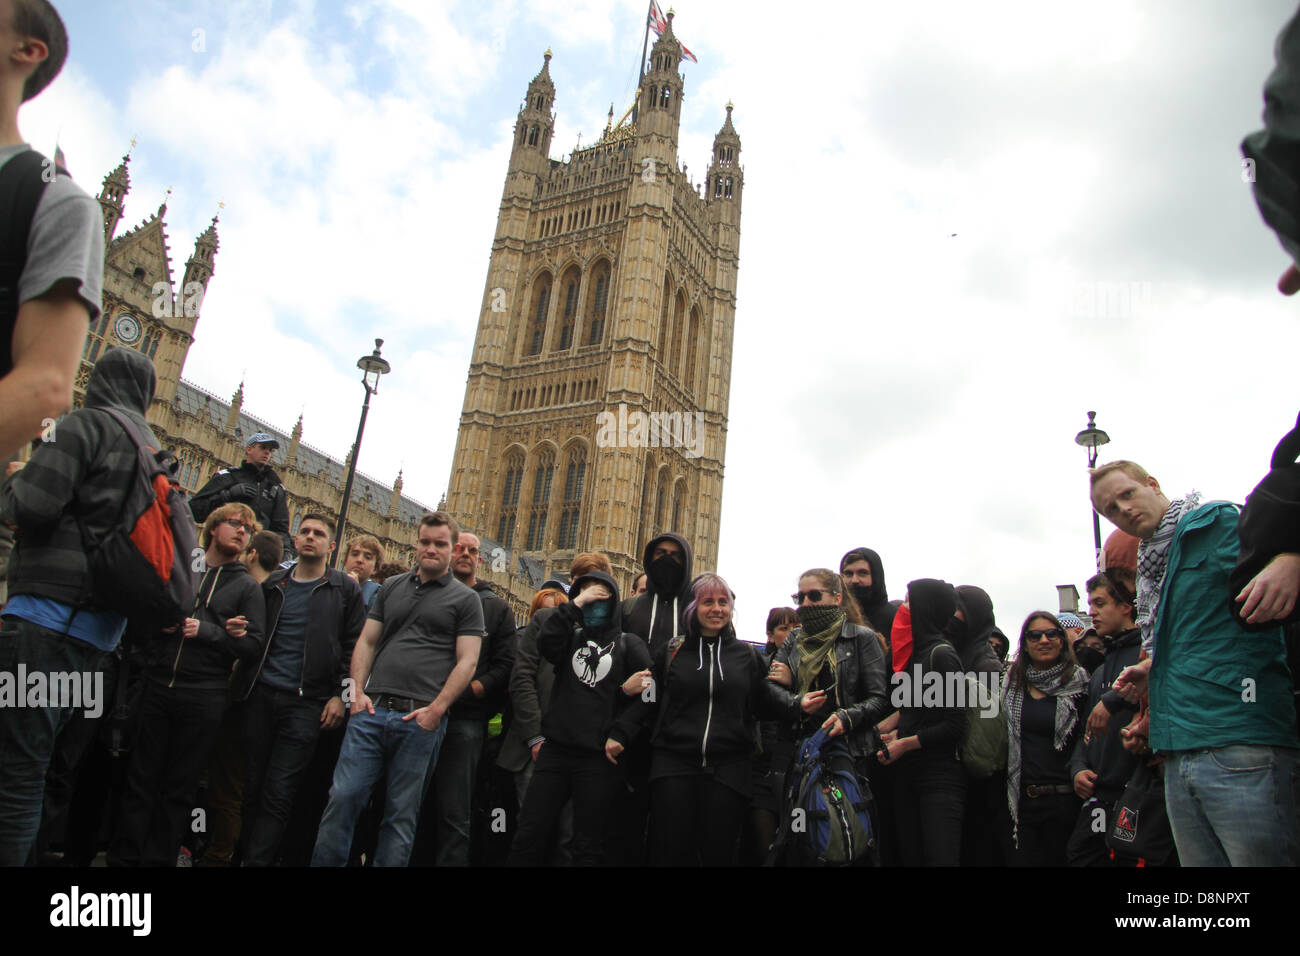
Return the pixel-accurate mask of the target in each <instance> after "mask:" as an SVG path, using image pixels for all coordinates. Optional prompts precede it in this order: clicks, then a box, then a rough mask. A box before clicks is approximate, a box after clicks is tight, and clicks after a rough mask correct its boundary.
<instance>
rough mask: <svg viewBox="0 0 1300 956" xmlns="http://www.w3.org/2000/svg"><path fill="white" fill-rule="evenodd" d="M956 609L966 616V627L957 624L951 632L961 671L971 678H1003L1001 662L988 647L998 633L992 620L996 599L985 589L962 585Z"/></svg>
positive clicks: (990, 646)
mask: <svg viewBox="0 0 1300 956" xmlns="http://www.w3.org/2000/svg"><path fill="white" fill-rule="evenodd" d="M957 606H958V607H959V608H961V609H962V612H963V613H964V614H965V615H966V621H965V623H964V624H960V623H958V624H955V625H954V626H953V629H952V632H951V633H952V638H953V641H952V644H953V647H955V648H956V649H957V653H958V654H959V655H960V656H961V666H962V668H963V669H964V670H965V671H966V672H967V673H968V674H992V675H995V676H996V675H1000V674H1001V673H1002V662H1001V661H999V660H998V654H997V651H995V650H993V645H992V644H990V643H989V635H991V634H992V633H993V632H994V631H997V630H998V626H997V622H996V621H995V620H994V618H993V599H992V598H990V597H989V596H988V592H987V591H985V590H984V589H983V588H977V587H975V586H974V585H973V584H963V585H962V586H961V587H959V588H957ZM954 620H955V619H954ZM999 633H1000V632H999Z"/></svg>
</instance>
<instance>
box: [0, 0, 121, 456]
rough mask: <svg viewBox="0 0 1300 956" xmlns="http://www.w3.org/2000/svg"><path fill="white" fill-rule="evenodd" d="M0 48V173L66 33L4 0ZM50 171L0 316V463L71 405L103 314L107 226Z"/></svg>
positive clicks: (16, 150) (50, 16) (76, 190)
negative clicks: (10, 309)
mask: <svg viewBox="0 0 1300 956" xmlns="http://www.w3.org/2000/svg"><path fill="white" fill-rule="evenodd" d="M0 50H3V51H4V54H5V55H4V57H3V58H0V177H3V176H4V175H5V169H4V167H5V166H7V165H8V164H9V162H10V160H12V159H14V158H15V157H16V156H18V155H19V154H21V153H24V152H27V151H28V149H29V147H28V146H27V145H26V144H25V143H24V142H23V138H22V135H21V134H20V133H19V132H18V107H19V104H20V103H22V102H25V101H27V100H29V99H31V98H32V97H33V96H35V95H36V94H37V93H39V92H40V91H41V90H42V89H44V88H45V87H46V86H48V85H49V83H50V81H51V80H53V79H54V77H55V75H56V74H57V73H58V72H59V70H60V69H62V67H63V61H64V60H65V59H66V57H67V51H68V38H67V33H66V31H65V30H64V27H63V22H62V20H60V19H59V15H58V13H57V12H56V11H55V10H54V7H53V6H51V5H50V4H49V3H48V2H46V0H21V2H20V0H0ZM53 171H54V167H53V164H51V163H49V161H48V160H47V161H45V163H44V167H43V169H42V175H41V179H42V184H43V185H44V192H43V193H42V195H41V198H40V201H39V203H38V205H37V207H36V212H35V216H34V217H33V220H32V226H31V230H30V231H29V232H28V235H27V248H26V253H27V258H26V264H25V266H24V267H23V271H22V274H21V276H20V277H19V280H18V296H17V302H16V305H17V314H16V316H13V317H8V316H6V317H0V318H2V319H3V321H2V322H0V325H2V326H3V327H2V328H0V335H4V336H6V337H8V339H9V343H8V344H9V351H10V353H11V355H12V365H11V366H9V363H4V364H5V365H6V366H7V367H0V408H3V409H4V415H3V416H0V462H3V461H6V460H8V459H9V457H10V456H11V455H12V454H13V453H14V452H15V451H17V450H18V449H19V448H21V447H22V445H23V443H25V442H27V441H30V440H31V439H33V438H35V437H37V436H38V435H40V434H41V433H42V432H43V431H44V429H45V427H46V424H47V422H48V421H49V420H51V419H55V418H58V417H59V416H60V415H62V414H63V413H64V412H66V411H67V410H68V409H69V408H71V407H72V387H73V383H74V382H75V381H76V375H77V369H78V367H79V366H80V363H81V350H82V348H83V346H84V344H85V340H86V331H87V328H88V326H89V323H90V322H91V321H93V320H94V319H95V318H96V317H97V316H98V315H99V310H100V293H101V286H102V284H103V271H104V225H103V219H102V216H101V214H100V209H99V203H98V202H97V201H96V200H95V199H94V198H92V197H91V196H89V195H87V194H86V193H85V192H84V191H83V190H82V189H81V188H80V187H78V186H77V185H76V184H75V183H74V182H72V180H71V179H69V178H68V177H66V176H53ZM13 172H14V170H13V169H10V170H9V173H10V175H12V174H13ZM51 177H52V178H51ZM6 225H7V223H0V228H4V227H5V226H6Z"/></svg>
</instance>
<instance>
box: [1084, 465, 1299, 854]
mask: <svg viewBox="0 0 1300 956" xmlns="http://www.w3.org/2000/svg"><path fill="white" fill-rule="evenodd" d="M1091 485H1092V503H1093V507H1094V508H1095V509H1096V511H1097V513H1098V514H1099V515H1101V516H1103V517H1105V518H1107V519H1108V520H1109V521H1110V522H1111V523H1112V524H1114V525H1115V526H1116V527H1118V528H1119V529H1120V530H1121V531H1125V532H1127V533H1128V534H1131V535H1134V536H1135V537H1137V538H1139V539H1141V544H1140V545H1139V546H1138V592H1137V615H1136V619H1137V625H1138V627H1139V628H1141V631H1142V647H1143V649H1144V650H1146V652H1147V659H1146V660H1143V661H1141V662H1140V663H1137V664H1134V665H1132V666H1129V667H1127V668H1125V669H1124V671H1123V672H1122V673H1121V674H1120V675H1119V678H1118V679H1117V680H1116V681H1115V685H1114V686H1115V689H1116V690H1117V691H1119V692H1120V693H1122V694H1123V695H1124V697H1125V699H1127V700H1129V701H1130V702H1134V703H1136V702H1137V701H1138V700H1139V699H1140V696H1141V694H1142V693H1143V692H1147V693H1148V696H1149V699H1150V728H1151V730H1150V745H1151V747H1152V748H1153V749H1154V750H1155V751H1156V752H1157V753H1158V754H1160V755H1162V756H1164V757H1166V758H1167V759H1166V761H1165V765H1164V766H1165V807H1166V809H1167V810H1168V813H1169V822H1170V824H1171V826H1172V829H1173V834H1174V842H1175V843H1176V844H1177V847H1178V855H1179V859H1180V861H1181V863H1182V865H1184V866H1229V865H1230V866H1294V865H1296V864H1297V863H1300V845H1298V843H1297V832H1296V793H1295V782H1294V781H1295V778H1296V774H1297V772H1298V769H1300V759H1298V758H1300V739H1297V736H1296V729H1295V707H1294V704H1293V702H1292V697H1291V675H1290V671H1289V670H1288V669H1287V664H1286V652H1285V648H1284V645H1283V642H1282V630H1281V628H1280V627H1273V628H1268V629H1262V630H1259V631H1256V632H1254V633H1250V632H1247V631H1246V630H1245V628H1244V627H1243V626H1242V625H1241V624H1240V623H1239V622H1238V620H1237V619H1236V617H1235V615H1234V614H1233V612H1232V607H1231V602H1230V598H1231V597H1234V596H1235V595H1232V594H1230V591H1229V587H1228V575H1229V574H1230V573H1231V571H1232V569H1233V566H1234V565H1235V564H1236V561H1237V552H1238V543H1237V519H1238V514H1239V510H1240V509H1239V508H1238V507H1237V506H1236V505H1234V504H1231V503H1230V502H1226V501H1214V502H1210V503H1208V504H1202V503H1201V500H1200V495H1199V494H1198V493H1197V492H1191V493H1190V494H1188V495H1187V496H1185V497H1183V498H1178V499H1176V500H1174V501H1170V500H1169V498H1167V497H1166V496H1165V494H1164V492H1163V491H1162V490H1161V488H1160V483H1159V482H1158V481H1157V480H1156V479H1155V478H1153V477H1152V476H1151V475H1150V474H1149V473H1148V472H1147V471H1146V469H1144V468H1142V467H1141V466H1140V465H1137V464H1135V463H1133V462H1129V461H1118V462H1111V463H1110V464H1107V465H1103V466H1102V467H1100V468H1097V469H1095V470H1094V471H1093V472H1092V477H1091ZM1148 684H1149V691H1148Z"/></svg>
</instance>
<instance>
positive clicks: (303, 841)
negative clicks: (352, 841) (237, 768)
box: [280, 716, 382, 866]
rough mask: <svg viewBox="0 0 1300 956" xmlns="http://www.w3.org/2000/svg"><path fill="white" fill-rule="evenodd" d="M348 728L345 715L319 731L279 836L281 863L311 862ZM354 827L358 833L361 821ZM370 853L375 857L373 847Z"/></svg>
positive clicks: (283, 864) (295, 864)
mask: <svg viewBox="0 0 1300 956" xmlns="http://www.w3.org/2000/svg"><path fill="white" fill-rule="evenodd" d="M347 729H348V718H347V717H346V716H345V717H344V718H343V723H341V724H339V726H337V727H335V728H334V729H333V730H322V731H321V732H320V736H319V737H318V738H317V740H316V754H315V756H313V757H312V760H311V763H310V764H309V765H308V767H307V772H306V774H305V775H304V776H303V780H302V783H301V784H300V785H299V787H298V798H297V799H296V800H295V801H294V804H293V812H292V813H291V814H290V815H289V825H288V827H287V828H286V829H285V831H284V835H283V837H281V839H280V865H281V866H310V865H311V854H312V850H313V849H315V847H316V831H317V829H319V828H320V818H321V817H322V816H323V815H324V813H325V806H326V805H327V804H328V803H329V795H330V784H332V783H333V782H334V765H335V764H337V763H338V762H339V751H340V750H342V749H343V735H344V733H345V732H346V731H347ZM380 786H381V787H382V784H380ZM357 827H358V832H359V831H360V830H361V823H360V822H358V825H357ZM372 829H373V828H372ZM370 855H371V856H372V857H373V856H374V851H373V849H372V850H371V853H370Z"/></svg>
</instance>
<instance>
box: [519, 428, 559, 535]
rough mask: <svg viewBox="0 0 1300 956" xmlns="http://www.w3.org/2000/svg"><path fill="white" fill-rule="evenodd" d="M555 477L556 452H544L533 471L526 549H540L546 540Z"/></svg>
mask: <svg viewBox="0 0 1300 956" xmlns="http://www.w3.org/2000/svg"><path fill="white" fill-rule="evenodd" d="M554 477H555V453H554V452H552V451H546V452H543V453H542V455H541V457H539V458H538V460H537V467H536V468H535V469H534V471H533V504H532V513H531V514H529V516H528V542H527V544H525V545H524V550H525V551H540V550H542V548H543V547H544V546H545V541H546V516H547V513H548V511H549V510H550V504H551V480H552V479H553V478H554Z"/></svg>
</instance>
